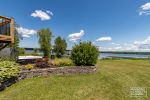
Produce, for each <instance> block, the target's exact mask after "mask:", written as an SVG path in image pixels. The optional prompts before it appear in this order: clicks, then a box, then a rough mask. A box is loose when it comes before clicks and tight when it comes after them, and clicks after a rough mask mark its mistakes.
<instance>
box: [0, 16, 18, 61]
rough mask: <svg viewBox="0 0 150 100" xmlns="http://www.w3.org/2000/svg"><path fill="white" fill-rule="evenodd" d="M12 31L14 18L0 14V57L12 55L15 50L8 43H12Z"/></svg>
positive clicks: (13, 29)
mask: <svg viewBox="0 0 150 100" xmlns="http://www.w3.org/2000/svg"><path fill="white" fill-rule="evenodd" d="M14 31H15V28H14V19H13V18H7V17H3V16H0V58H2V57H7V56H9V57H12V56H13V54H14V52H15V51H14V49H13V48H8V45H10V47H11V46H12V44H13V43H14ZM6 47H7V48H6Z"/></svg>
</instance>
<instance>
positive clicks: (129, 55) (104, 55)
mask: <svg viewBox="0 0 150 100" xmlns="http://www.w3.org/2000/svg"><path fill="white" fill-rule="evenodd" d="M109 57H128V58H150V55H143V54H113V53H100V58H109Z"/></svg>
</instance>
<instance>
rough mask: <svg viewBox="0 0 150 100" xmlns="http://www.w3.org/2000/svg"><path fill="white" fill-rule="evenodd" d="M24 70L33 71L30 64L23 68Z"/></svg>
mask: <svg viewBox="0 0 150 100" xmlns="http://www.w3.org/2000/svg"><path fill="white" fill-rule="evenodd" d="M25 68H26V69H27V70H31V69H33V65H32V64H28V65H26V66H25Z"/></svg>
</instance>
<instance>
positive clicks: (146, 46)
mask: <svg viewBox="0 0 150 100" xmlns="http://www.w3.org/2000/svg"><path fill="white" fill-rule="evenodd" d="M100 50H101V51H150V36H148V37H147V38H146V39H145V40H143V41H134V42H133V43H130V44H129V43H124V44H119V45H118V44H117V45H116V43H112V46H111V47H108V48H106V47H101V48H100Z"/></svg>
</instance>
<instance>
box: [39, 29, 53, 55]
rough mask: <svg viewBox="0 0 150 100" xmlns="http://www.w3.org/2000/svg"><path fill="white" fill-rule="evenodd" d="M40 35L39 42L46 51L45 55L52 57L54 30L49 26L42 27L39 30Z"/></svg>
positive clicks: (44, 51)
mask: <svg viewBox="0 0 150 100" xmlns="http://www.w3.org/2000/svg"><path fill="white" fill-rule="evenodd" d="M38 37H39V44H40V47H41V50H42V51H43V53H44V56H48V57H50V50H51V37H52V32H51V31H50V30H49V29H48V28H47V29H41V30H39V31H38Z"/></svg>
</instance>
